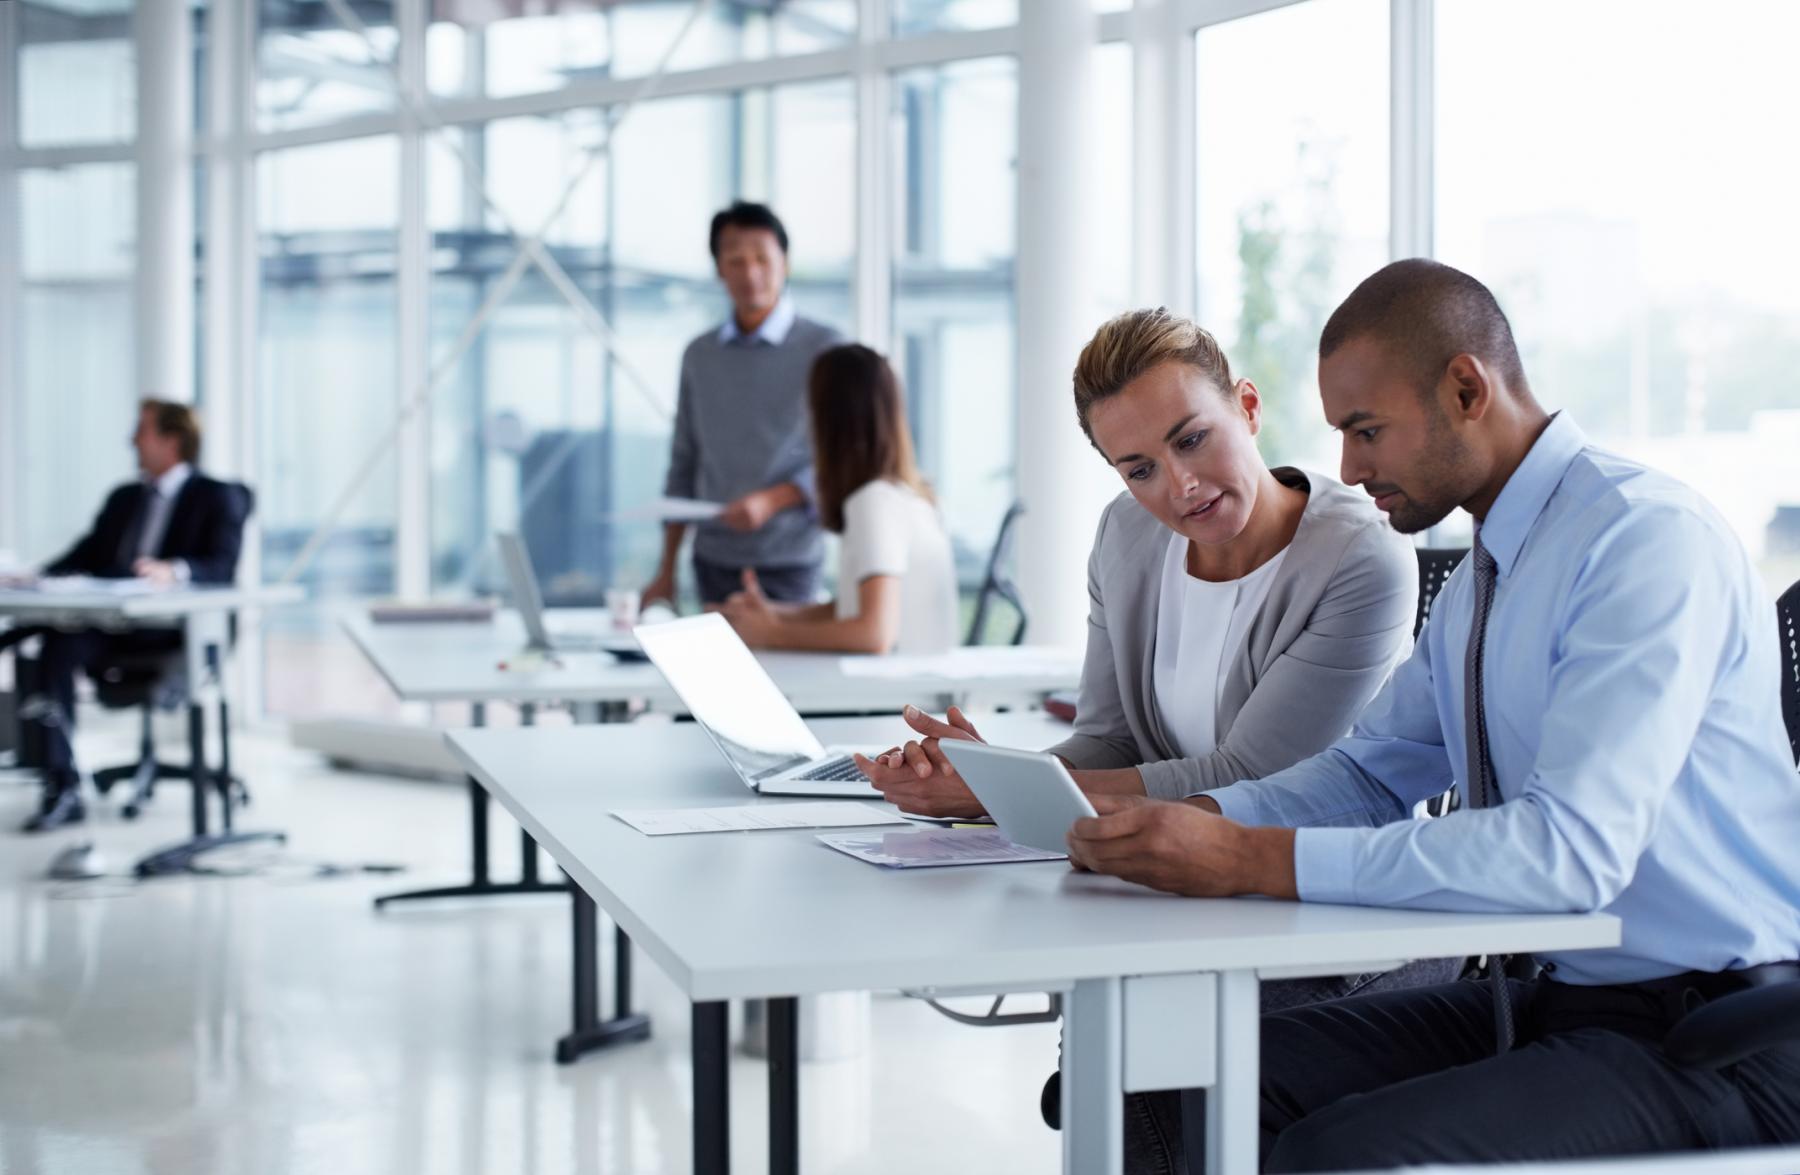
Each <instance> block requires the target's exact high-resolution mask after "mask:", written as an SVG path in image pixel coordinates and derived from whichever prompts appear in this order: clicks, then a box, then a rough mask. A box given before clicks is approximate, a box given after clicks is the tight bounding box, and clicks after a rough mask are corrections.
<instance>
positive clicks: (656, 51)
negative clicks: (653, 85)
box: [426, 0, 856, 97]
mask: <svg viewBox="0 0 1800 1175" xmlns="http://www.w3.org/2000/svg"><path fill="white" fill-rule="evenodd" d="M498 7H499V6H497V5H494V4H493V3H491V2H490V0H439V2H438V3H437V4H436V5H434V7H433V10H432V24H431V26H430V28H429V30H428V32H427V34H426V35H427V42H426V62H427V64H426V73H427V76H428V77H429V80H430V83H431V89H432V92H433V93H436V94H442V95H452V94H454V95H460V96H464V97H479V96H482V95H486V96H488V97H508V96H511V95H514V94H530V93H537V92H540V91H545V90H558V89H561V88H562V87H564V86H566V85H568V84H570V83H571V82H577V81H582V80H585V79H589V78H608V77H634V76H637V75H640V74H645V73H648V72H650V71H651V70H653V69H655V68H656V65H657V63H658V62H659V61H660V60H661V59H662V57H663V55H664V54H665V53H666V52H667V51H668V48H669V46H670V44H671V43H672V42H673V41H674V39H675V38H676V37H677V36H678V35H682V29H683V26H685V25H686V24H687V22H688V16H689V13H690V12H691V11H692V9H693V4H692V3H690V2H689V0H679V2H677V0H628V2H626V3H614V4H602V5H563V6H562V7H561V9H560V10H559V9H558V7H557V6H556V5H538V6H535V7H527V9H526V14H523V15H502V14H500V13H498V12H497V11H496V10H497V8H498ZM515 11H516V9H515ZM855 34H856V2H855V0H788V2H786V3H779V4H770V3H769V2H768V0H718V2H716V3H714V4H712V5H710V6H709V7H708V9H707V10H706V12H704V13H703V14H702V15H701V16H700V18H699V20H698V22H697V23H696V24H695V25H694V27H693V28H691V29H689V30H688V31H687V32H686V34H685V35H683V36H682V41H681V44H680V45H679V46H677V47H676V50H675V52H674V54H673V55H672V56H671V57H670V59H669V68H670V69H674V70H680V69H699V68H702V67H705V66H709V65H721V64H725V63H727V62H733V61H752V60H760V59H763V58H767V57H778V56H784V55H790V54H796V53H814V52H818V51H820V50H823V49H834V48H840V47H842V46H844V45H846V44H848V43H849V42H850V40H851V39H852V38H853V37H854V36H855Z"/></svg>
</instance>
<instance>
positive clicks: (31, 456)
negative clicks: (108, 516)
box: [8, 163, 137, 561]
mask: <svg viewBox="0 0 1800 1175" xmlns="http://www.w3.org/2000/svg"><path fill="white" fill-rule="evenodd" d="M135 172H136V169H135V168H134V167H133V166H132V165H131V164H128V163H91V164H84V165H82V166H79V167H65V168H57V169H54V170H29V171H23V172H20V173H19V177H18V178H19V226H18V228H19V233H20V237H19V243H20V245H21V246H22V249H21V254H20V262H21V264H20V274H19V277H20V279H21V280H20V290H19V296H20V305H19V322H18V333H17V339H18V348H19V351H18V355H17V356H16V358H15V360H14V362H15V363H16V366H15V367H14V371H15V372H16V374H17V377H18V380H19V385H18V386H19V390H20V393H21V394H20V395H19V396H18V397H17V400H16V407H15V409H14V412H15V416H14V419H13V420H12V421H10V422H8V431H9V432H11V431H13V430H14V429H16V430H17V431H16V432H15V433H14V435H15V436H16V437H17V438H18V439H17V440H16V441H15V442H14V443H12V444H11V445H10V446H9V449H10V452H11V457H12V459H13V460H15V461H17V462H18V469H17V473H16V475H15V474H10V473H9V475H10V476H13V481H14V485H15V486H16V488H17V491H18V494H19V497H18V499H17V501H18V509H17V515H16V523H17V525H18V528H19V529H18V532H17V533H18V536H19V554H20V556H21V557H23V558H25V559H27V560H32V561H37V560H43V559H49V558H53V557H55V556H56V555H58V554H60V553H61V552H62V551H63V550H64V549H65V548H66V547H67V546H68V544H69V543H70V542H71V541H72V540H73V539H74V538H75V536H77V535H80V534H81V533H82V532H84V531H85V530H86V529H87V526H88V523H89V522H90V521H91V520H92V518H93V516H94V513H95V512H96V511H97V510H98V509H99V508H100V502H101V500H102V498H103V496H104V495H105V493H106V491H107V490H108V489H109V488H110V487H112V486H113V485H116V484H117V483H119V482H122V481H125V480H127V479H128V478H130V477H131V476H132V473H133V471H134V466H133V461H132V455H131V449H130V447H129V445H128V444H127V440H128V438H129V436H130V434H131V429H132V426H133V424H134V421H133V419H132V404H133V403H134V402H135V401H136V392H135V389H134V384H135V382H136V371H135V368H134V365H133V346H132V336H133V334H134V323H133V319H132V308H131V286H132V269H133V265H134V261H135V258H134V252H135V249H136V225H137V212H136V208H135V205H134V199H135V192H134V180H135Z"/></svg>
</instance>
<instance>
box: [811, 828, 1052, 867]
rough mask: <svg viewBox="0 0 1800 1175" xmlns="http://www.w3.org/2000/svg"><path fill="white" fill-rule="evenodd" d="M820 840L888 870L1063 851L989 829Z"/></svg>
mask: <svg viewBox="0 0 1800 1175" xmlns="http://www.w3.org/2000/svg"><path fill="white" fill-rule="evenodd" d="M819 841H820V843H822V844H824V845H826V846H828V847H830V848H834V849H836V850H837V851H838V852H840V853H848V854H849V855H850V856H852V857H855V858H856V859H857V860H859V861H867V862H868V863H869V864H871V865H881V866H884V867H886V868H889V869H927V868H931V867H933V866H937V865H999V864H1005V863H1007V862H1011V861H1061V860H1063V854H1061V853H1046V852H1043V851H1042V850H1040V849H1032V848H1026V847H1025V846H1024V845H1016V844H1014V843H1013V842H1011V841H1010V840H1007V839H1006V838H1005V837H1004V836H1001V835H1000V833H999V832H998V831H997V830H995V829H991V828H932V829H927V830H924V831H916V832H828V833H824V834H822V835H821V836H820V837H819Z"/></svg>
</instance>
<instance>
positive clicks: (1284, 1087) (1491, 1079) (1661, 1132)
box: [1142, 978, 1800, 1171]
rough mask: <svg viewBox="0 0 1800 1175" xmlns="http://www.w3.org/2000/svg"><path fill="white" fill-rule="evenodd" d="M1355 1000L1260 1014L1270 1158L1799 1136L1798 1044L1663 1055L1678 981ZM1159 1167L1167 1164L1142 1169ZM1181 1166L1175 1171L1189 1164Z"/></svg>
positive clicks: (1297, 1166) (1344, 1161) (1343, 1166)
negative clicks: (1497, 1015)
mask: <svg viewBox="0 0 1800 1175" xmlns="http://www.w3.org/2000/svg"><path fill="white" fill-rule="evenodd" d="M1511 987H1512V993H1513V1010H1514V1020H1515V1023H1516V1024H1517V1026H1518V1040H1517V1043H1516V1044H1515V1045H1514V1047H1513V1049H1512V1050H1511V1051H1510V1052H1508V1053H1506V1054H1505V1055H1504V1056H1495V1055H1494V1011H1493V1000H1492V997H1491V995H1490V993H1489V988H1488V985H1487V984H1486V983H1485V982H1482V983H1475V982H1462V983H1451V984H1445V985H1442V986H1437V987H1426V988H1417V989H1414V990H1411V991H1396V992H1386V993H1382V994H1378V995H1367V996H1357V997H1353V998H1351V999H1346V1000H1337V1001H1333V1002H1331V1003H1325V1004H1315V1005H1312V1006H1311V1007H1306V1008H1296V1009H1293V1010H1291V1011H1286V1012H1279V1013H1273V1014H1270V1015H1267V1016H1264V1017H1263V1024H1262V1158H1263V1169H1264V1170H1265V1171H1332V1170H1364V1169H1373V1168H1386V1167H1392V1166H1398V1165H1410V1164H1424V1163H1467V1162H1517V1161H1531V1160H1548V1159H1574V1158H1582V1157H1587V1156H1606V1155H1633V1154H1648V1153H1652V1152H1659V1151H1689V1150H1708V1149H1715V1148H1720V1147H1743V1146H1784V1145H1790V1144H1793V1143H1797V1142H1800V1044H1787V1045H1781V1046H1777V1047H1774V1048H1770V1049H1765V1050H1764V1051H1762V1052H1760V1053H1757V1054H1755V1055H1753V1056H1751V1057H1749V1058H1748V1059H1746V1060H1744V1061H1742V1062H1740V1063H1738V1064H1736V1065H1730V1066H1727V1067H1725V1068H1723V1069H1719V1070H1716V1071H1712V1070H1703V1069H1687V1068H1683V1067H1682V1066H1680V1065H1677V1064H1675V1063H1674V1062H1672V1061H1670V1060H1668V1059H1667V1058H1665V1057H1664V1056H1663V1054H1662V1049H1661V1042H1662V1038H1663V1036H1664V1034H1665V1033H1667V1031H1668V1030H1669V1028H1670V1027H1671V1026H1672V1025H1673V1024H1674V1023H1675V1022H1676V1021H1677V1020H1679V1019H1680V1018H1681V1017H1682V1015H1684V1014H1685V1012H1686V1009H1687V1007H1688V1001H1691V1000H1692V999H1693V998H1695V997H1694V996H1692V995H1687V994H1685V993H1684V990H1683V989H1682V988H1681V987H1680V986H1678V985H1675V986H1671V985H1657V984H1646V985H1626V986H1620V987H1577V986H1575V985H1572V984H1563V983H1557V982H1554V981H1553V980H1551V979H1548V978H1543V979H1537V980H1533V981H1529V982H1527V981H1523V980H1512V981H1511ZM1142 1169H1144V1170H1154V1168H1142ZM1179 1169H1180V1168H1176V1170H1179Z"/></svg>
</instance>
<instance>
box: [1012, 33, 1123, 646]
mask: <svg viewBox="0 0 1800 1175" xmlns="http://www.w3.org/2000/svg"><path fill="white" fill-rule="evenodd" d="M1019 7H1020V13H1019V158H1018V168H1019V191H1018V206H1019V220H1018V223H1019V245H1018V249H1019V254H1018V267H1017V282H1018V306H1019V392H1018V414H1017V421H1018V429H1017V436H1018V454H1019V457H1018V484H1019V494H1020V496H1021V497H1022V498H1023V499H1024V500H1025V505H1026V513H1025V517H1024V518H1023V519H1022V520H1021V522H1020V528H1019V536H1018V582H1019V587H1020V589H1021V590H1022V591H1023V592H1024V593H1025V603H1026V607H1027V608H1028V609H1029V611H1030V614H1031V630H1030V639H1031V640H1032V641H1034V642H1053V643H1076V642H1079V641H1080V640H1081V639H1082V636H1083V634H1084V632H1085V631H1086V619H1087V578H1086V563H1087V552H1088V546H1089V544H1090V542H1091V540H1092V538H1093V534H1094V524H1095V522H1096V521H1097V519H1098V518H1099V511H1100V506H1101V505H1102V504H1103V503H1104V501H1105V497H1104V493H1105V491H1104V490H1103V489H1100V488H1099V487H1101V486H1103V485H1104V482H1103V480H1102V478H1103V476H1104V475H1105V474H1106V472H1107V471H1106V470H1105V468H1104V466H1103V465H1102V464H1101V463H1100V459H1099V458H1098V457H1097V456H1096V455H1095V454H1094V452H1093V450H1092V449H1091V448H1089V446H1088V444H1087V441H1086V438H1084V437H1083V436H1082V433H1081V429H1080V427H1079V426H1078V425H1077V423H1076V420H1075V409H1074V402H1073V398H1072V395H1071V390H1070V380H1069V376H1070V373H1071V372H1072V371H1073V370H1074V368H1075V358H1076V356H1077V355H1079V354H1080V352H1081V348H1082V345H1083V344H1085V343H1086V342H1087V340H1088V338H1089V337H1090V336H1091V335H1092V334H1093V331H1094V328H1095V327H1096V326H1097V325H1099V324H1098V323H1097V322H1095V321H1094V313H1093V309H1092V307H1093V301H1092V299H1091V298H1090V297H1089V294H1090V291H1091V290H1092V288H1093V269H1094V267H1093V262H1092V251H1093V243H1092V242H1093V238H1094V233H1093V224H1092V222H1091V216H1092V209H1093V207H1094V201H1093V199H1092V197H1091V191H1092V189H1091V180H1092V172H1093V152H1092V151H1091V149H1090V144H1091V143H1092V142H1093V137H1094V133H1095V128H1094V126H1093V110H1094V103H1093V88H1094V85H1093V72H1094V71H1093V52H1092V51H1093V47H1094V45H1095V43H1096V40H1097V38H1098V32H1099V25H1098V20H1097V18H1096V17H1095V15H1094V12H1093V8H1092V4H1091V0H1031V2H1030V3H1028V4H1022V5H1020V6H1019Z"/></svg>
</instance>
